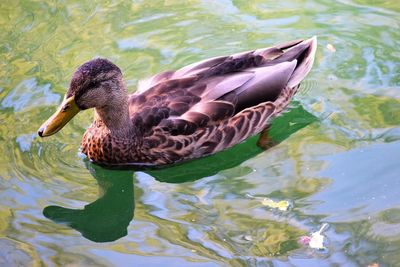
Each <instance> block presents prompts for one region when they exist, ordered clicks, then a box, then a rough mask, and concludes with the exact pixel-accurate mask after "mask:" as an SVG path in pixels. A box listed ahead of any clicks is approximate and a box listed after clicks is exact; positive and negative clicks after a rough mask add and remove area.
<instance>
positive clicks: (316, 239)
mask: <svg viewBox="0 0 400 267" xmlns="http://www.w3.org/2000/svg"><path fill="white" fill-rule="evenodd" d="M328 226H329V225H328V224H327V223H324V224H323V225H322V226H321V228H320V229H319V230H318V231H317V232H314V233H312V234H311V235H310V236H302V237H300V240H299V243H300V244H302V245H305V246H306V245H308V246H309V247H310V248H314V249H318V250H323V249H326V247H325V246H324V242H325V236H323V235H322V232H323V231H325V230H326V229H328Z"/></svg>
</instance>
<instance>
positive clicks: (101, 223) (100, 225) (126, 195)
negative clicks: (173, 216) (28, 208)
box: [43, 163, 135, 242]
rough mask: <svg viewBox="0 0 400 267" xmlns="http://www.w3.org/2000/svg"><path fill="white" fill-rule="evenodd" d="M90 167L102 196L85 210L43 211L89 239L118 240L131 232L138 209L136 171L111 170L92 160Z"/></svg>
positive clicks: (52, 218) (52, 207)
mask: <svg viewBox="0 0 400 267" xmlns="http://www.w3.org/2000/svg"><path fill="white" fill-rule="evenodd" d="M87 167H88V169H89V170H90V172H91V174H92V175H93V177H94V178H95V179H96V180H97V182H98V184H99V187H100V190H101V192H102V193H103V194H102V197H100V198H99V199H97V200H96V201H94V202H92V203H90V204H88V205H86V206H85V207H84V208H83V209H68V208H64V207H60V206H48V207H46V208H45V209H44V210H43V214H44V216H45V217H47V218H49V219H51V220H53V221H55V222H61V223H66V224H67V225H68V226H70V227H71V228H74V229H75V230H77V231H79V232H81V233H82V235H83V236H84V237H86V238H87V239H89V240H92V241H95V242H109V241H114V240H117V239H119V238H121V237H123V236H125V235H126V234H127V227H128V225H129V223H130V221H131V220H132V218H133V214H134V210H135V199H134V193H133V171H126V170H124V171H111V170H107V169H104V168H101V167H98V166H96V165H94V164H91V163H87Z"/></svg>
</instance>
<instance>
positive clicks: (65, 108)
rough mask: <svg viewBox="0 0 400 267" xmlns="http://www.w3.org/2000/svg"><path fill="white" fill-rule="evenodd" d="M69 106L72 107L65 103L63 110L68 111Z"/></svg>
mask: <svg viewBox="0 0 400 267" xmlns="http://www.w3.org/2000/svg"><path fill="white" fill-rule="evenodd" d="M69 107H70V106H69V104H65V105H64V106H63V108H62V110H61V112H65V111H67V109H69Z"/></svg>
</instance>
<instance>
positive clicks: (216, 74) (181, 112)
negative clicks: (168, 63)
mask: <svg viewBox="0 0 400 267" xmlns="http://www.w3.org/2000/svg"><path fill="white" fill-rule="evenodd" d="M315 49H316V40H315V39H309V40H306V41H302V40H299V41H294V42H290V43H286V44H282V45H278V46H275V47H270V48H264V49H258V50H254V51H250V52H244V53H240V54H235V55H231V56H225V57H217V58H212V59H208V60H205V61H201V62H198V63H195V64H192V65H189V66H187V67H184V68H182V69H179V70H177V71H175V72H164V73H161V74H158V75H156V76H154V77H153V78H151V79H150V80H149V81H148V82H147V83H146V86H147V87H142V88H141V89H140V91H139V92H137V93H136V94H134V95H132V96H131V98H130V105H129V108H130V114H131V116H132V117H134V118H135V119H136V120H137V121H138V122H141V123H142V125H143V128H144V132H145V133H144V134H146V133H149V135H151V134H153V132H154V130H156V128H157V129H158V130H159V129H162V131H166V132H169V133H170V134H171V135H191V134H193V133H195V132H196V131H199V129H200V128H204V127H208V126H215V125H219V124H221V123H222V122H224V123H228V121H230V120H231V119H234V118H238V117H240V116H241V115H240V114H239V113H241V112H245V111H246V110H252V109H259V108H261V106H262V107H263V108H265V109H267V110H268V111H269V112H267V113H269V115H272V114H273V113H274V112H275V111H276V109H277V106H276V103H275V102H276V101H277V99H278V96H280V95H282V93H283V92H284V89H285V88H296V87H297V86H298V84H299V83H300V81H301V80H302V79H303V78H304V77H305V75H306V74H307V73H308V72H309V71H310V69H311V65H312V62H313V60H314V54H315ZM287 96H288V97H287V98H289V97H290V94H289V93H288V94H287ZM286 100H288V99H286ZM263 103H264V104H263ZM265 103H268V104H266V105H265ZM260 105H261V106H260ZM256 106H257V107H258V108H256ZM246 112H248V111H246ZM267 117H268V116H267ZM266 119H267V118H266V117H265V116H263V121H264V122H265V120H266ZM260 120H261V119H260ZM238 124H240V123H238ZM250 126H251V125H249V127H250ZM255 128H257V129H258V127H255ZM259 130H260V131H261V130H262V129H259ZM242 131H243V130H242Z"/></svg>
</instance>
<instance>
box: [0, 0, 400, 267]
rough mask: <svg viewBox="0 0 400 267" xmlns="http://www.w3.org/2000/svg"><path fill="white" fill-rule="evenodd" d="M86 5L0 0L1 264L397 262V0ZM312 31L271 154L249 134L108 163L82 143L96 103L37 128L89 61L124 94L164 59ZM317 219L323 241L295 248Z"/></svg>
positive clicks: (172, 64) (184, 60) (187, 59)
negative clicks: (164, 158) (188, 156)
mask: <svg viewBox="0 0 400 267" xmlns="http://www.w3.org/2000/svg"><path fill="white" fill-rule="evenodd" d="M87 2H88V3H86V4H85V3H82V1H68V3H65V2H64V1H9V0H5V1H1V2H0V26H1V27H0V29H1V31H0V40H1V41H0V122H1V123H0V266H17V265H20V266H272V265H274V266H293V265H294V266H367V265H369V264H374V263H377V264H379V266H400V254H399V251H400V199H399V196H400V189H399V188H400V97H399V96H400V50H399V49H400V5H399V3H398V1H397V0H392V1H379V0H377V1H372V0H370V1H366V0H354V1H350V0H341V1H328V0H313V1H300V0H299V1H296V0H291V1H229V0H222V1H185V4H183V3H181V2H183V1H169V0H166V1H161V2H159V1H133V2H123V3H119V2H117V1H104V2H103V1H87ZM89 2H90V3H89ZM313 35H317V36H318V38H319V39H318V40H319V45H318V51H317V56H316V61H315V64H314V68H313V70H312V71H311V73H310V75H309V76H308V78H307V80H306V81H305V82H304V83H303V85H302V90H301V91H300V92H299V94H298V95H296V97H295V101H294V102H293V103H292V105H291V110H290V111H289V112H288V113H285V114H284V115H283V116H281V117H279V118H278V119H277V120H276V121H275V122H274V124H273V126H272V128H271V131H270V135H271V136H270V138H271V140H272V141H271V142H272V143H273V144H274V146H271V148H269V149H267V150H265V151H263V150H261V149H260V148H259V147H257V146H256V142H257V138H252V139H250V140H248V141H247V142H245V143H243V144H241V145H239V146H237V147H235V148H233V149H232V150H229V151H226V152H223V153H220V154H218V155H215V156H213V157H209V158H205V159H201V160H198V161H193V162H190V163H187V164H183V165H179V166H176V167H173V168H170V169H165V170H152V171H137V172H134V171H128V170H127V171H118V170H106V169H103V168H101V167H98V166H95V165H93V164H90V163H88V162H87V161H86V160H85V159H84V158H83V157H82V156H81V155H80V154H79V144H80V138H81V136H82V134H83V132H84V131H85V128H86V127H87V126H88V125H89V124H90V122H91V120H92V112H91V111H87V112H82V113H81V114H79V115H78V116H77V117H76V118H75V119H74V120H73V121H72V122H71V123H69V124H68V125H67V126H66V127H65V128H64V129H63V130H62V131H61V132H60V133H58V134H56V135H55V136H52V137H50V138H48V139H40V138H38V137H37V136H36V130H37V129H38V127H39V126H40V125H41V123H42V122H43V121H44V120H46V119H47V118H48V117H49V116H50V115H51V114H52V112H54V111H55V109H56V106H57V104H59V103H60V101H61V99H62V97H63V94H64V92H65V91H66V88H67V86H68V83H69V79H70V76H71V74H72V72H73V71H74V69H75V68H76V67H77V66H79V65H80V64H82V63H83V62H85V61H87V60H89V59H92V58H93V57H97V56H102V57H107V58H109V59H111V60H113V61H114V62H115V63H116V64H117V65H118V66H120V68H121V69H122V70H123V72H124V74H125V77H126V82H127V85H128V87H129V90H130V91H134V90H135V88H136V85H137V83H138V81H139V80H140V79H143V78H146V77H148V76H150V75H152V74H155V73H157V72H160V71H163V70H167V69H177V68H179V67H182V66H184V65H186V64H189V63H192V62H195V61H198V60H201V59H204V58H207V57H212V56H217V55H225V54H229V53H234V52H240V51H243V50H249V49H254V48H259V47H263V46H269V45H272V44H275V43H279V42H284V41H288V40H291V39H297V38H309V37H311V36H313ZM249 194H250V195H252V196H256V197H260V198H263V197H269V198H271V199H273V200H275V201H281V200H288V201H289V202H290V203H291V207H290V209H289V210H288V211H279V210H276V209H271V208H268V207H266V206H263V205H262V204H261V201H260V200H259V199H253V198H251V197H249ZM323 223H328V224H329V229H328V230H327V231H325V232H324V235H325V236H326V238H327V241H328V242H327V243H326V249H325V250H321V251H318V250H315V249H311V248H309V247H307V246H304V245H301V244H299V243H298V239H299V238H300V237H301V236H304V235H308V234H310V233H311V232H314V231H316V230H318V229H319V228H320V226H321V225H322V224H323Z"/></svg>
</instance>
